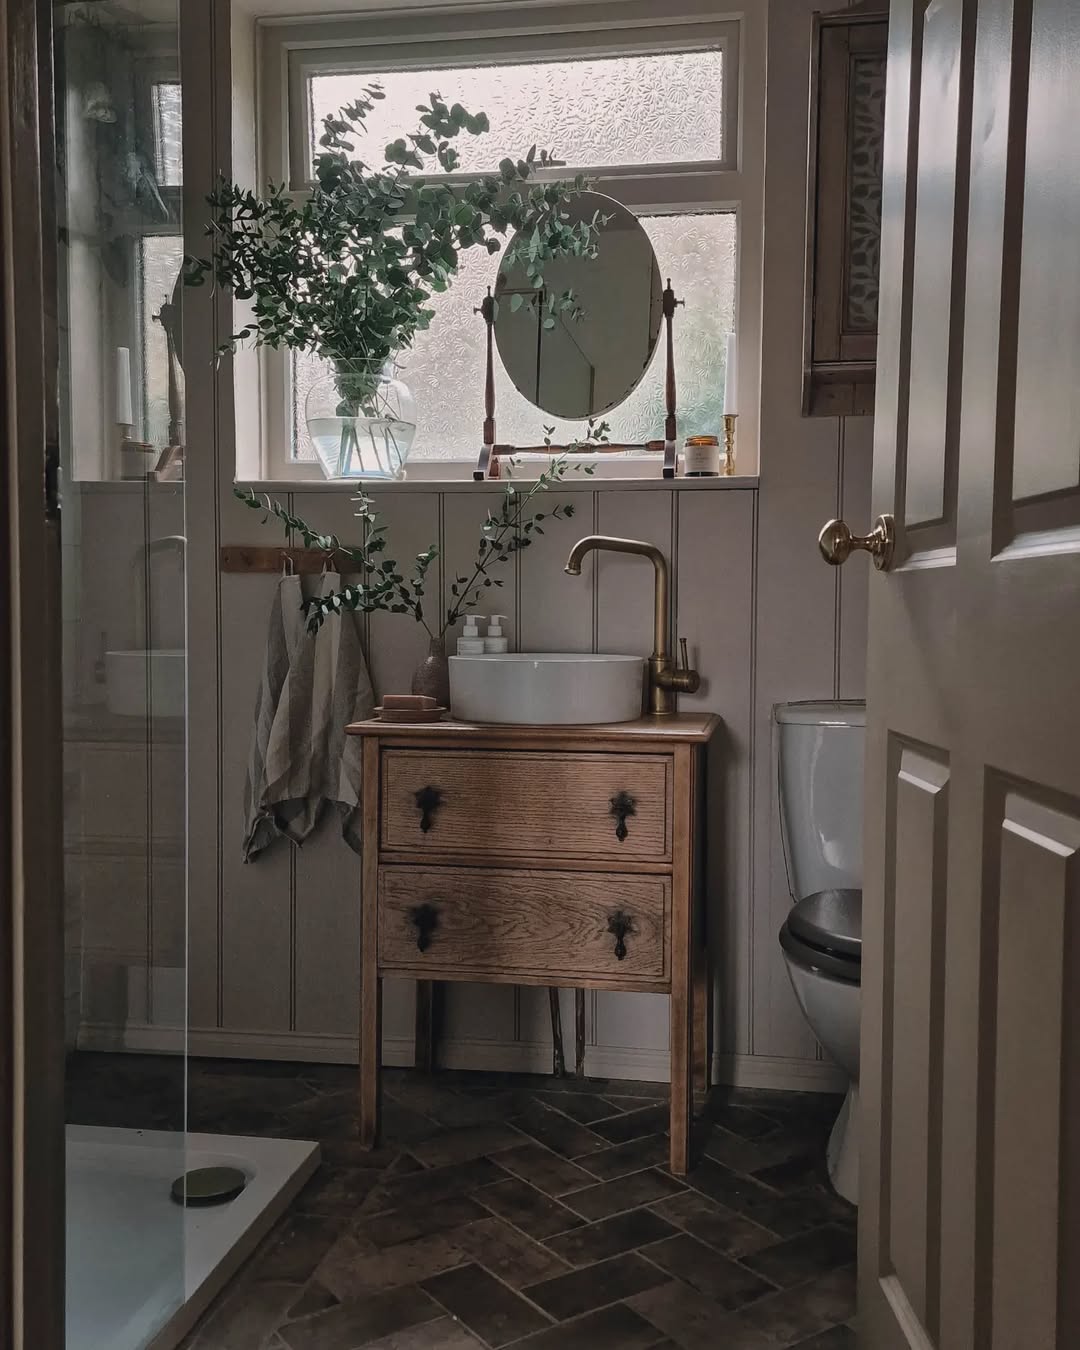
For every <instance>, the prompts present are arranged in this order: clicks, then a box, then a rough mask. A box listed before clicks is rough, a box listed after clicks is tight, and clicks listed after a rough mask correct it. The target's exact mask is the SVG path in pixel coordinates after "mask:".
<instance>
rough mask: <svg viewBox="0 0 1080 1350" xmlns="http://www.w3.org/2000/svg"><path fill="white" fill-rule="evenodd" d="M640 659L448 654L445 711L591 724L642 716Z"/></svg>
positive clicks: (470, 717)
mask: <svg viewBox="0 0 1080 1350" xmlns="http://www.w3.org/2000/svg"><path fill="white" fill-rule="evenodd" d="M644 677H645V662H644V661H643V660H642V658H641V657H640V656H601V655H594V654H592V653H588V652H506V653H501V654H498V655H491V656H452V657H451V658H450V711H451V712H452V713H453V715H454V716H455V717H459V718H461V719H462V721H465V722H512V723H518V724H528V725H530V726H551V725H554V726H590V725H596V724H598V723H604V722H632V721H633V720H634V719H635V718H636V717H640V716H641V711H642V686H643V683H644Z"/></svg>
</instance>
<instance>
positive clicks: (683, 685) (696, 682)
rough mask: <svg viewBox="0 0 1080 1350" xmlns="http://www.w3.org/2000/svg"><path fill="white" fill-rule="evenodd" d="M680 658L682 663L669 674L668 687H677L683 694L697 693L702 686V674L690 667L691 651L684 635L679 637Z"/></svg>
mask: <svg viewBox="0 0 1080 1350" xmlns="http://www.w3.org/2000/svg"><path fill="white" fill-rule="evenodd" d="M679 659H680V663H681V664H680V665H678V666H676V667H675V669H674V670H673V671H672V672H671V673H670V675H668V677H667V680H668V683H667V685H666V687H667V688H668V689H677V690H678V691H679V693H681V694H696V693H697V691H698V690H699V689H700V688H701V676H700V675H699V674H698V672H697V671H696V670H692V669H691V667H690V653H689V651H688V650H687V646H686V639H685V638H684V637H681V638H680V639H679Z"/></svg>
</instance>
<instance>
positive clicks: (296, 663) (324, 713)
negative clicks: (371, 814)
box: [244, 572, 375, 862]
mask: <svg viewBox="0 0 1080 1350" xmlns="http://www.w3.org/2000/svg"><path fill="white" fill-rule="evenodd" d="M340 584H341V580H340V578H339V577H338V576H337V574H336V573H333V572H326V573H324V574H323V577H322V581H321V585H322V591H323V594H326V593H327V592H328V591H332V590H337V589H339V587H340ZM302 602H303V591H302V590H301V584H300V578H299V577H295V576H293V577H282V579H281V583H280V585H279V586H278V589H277V591H276V593H275V596H274V603H273V606H272V607H271V610H270V625H269V631H268V633H267V642H266V662H265V665H264V667H263V673H262V679H261V680H260V682H259V692H258V695H257V696H256V700H255V728H254V734H253V737H252V742H251V756H250V759H249V760H248V774H247V786H246V790H245V793H244V861H245V862H251V861H252V860H253V859H254V858H256V857H257V856H258V855H259V854H260V853H261V852H262V850H263V849H264V848H266V847H267V845H268V844H271V843H273V841H274V840H275V839H277V838H279V837H280V836H281V835H285V836H286V837H287V838H289V839H291V840H292V841H293V842H294V843H296V844H302V843H303V842H304V840H305V839H306V838H307V837H308V835H309V834H310V833H311V831H312V830H313V829H314V828H315V824H316V822H317V821H318V819H319V815H320V813H321V811H322V809H323V806H324V804H325V803H327V802H333V803H334V804H335V805H336V806H337V808H338V811H339V812H340V815H341V832H342V836H343V838H344V839H345V842H346V843H347V844H348V845H349V847H350V848H352V849H353V850H355V851H356V852H359V850H360V755H361V748H360V740H359V738H358V737H355V736H346V735H345V727H346V726H347V725H348V723H349V722H359V721H362V720H363V719H364V718H367V717H370V716H371V714H372V711H373V709H374V706H375V698H374V695H373V693H372V688H371V677H370V675H369V674H368V668H367V661H366V660H365V659H364V649H363V646H362V644H361V641H360V629H359V625H358V622H357V617H356V615H355V614H352V613H343V614H341V615H340V616H339V617H338V618H336V619H331V620H330V621H328V622H327V623H324V624H323V626H322V628H321V630H320V631H319V633H318V635H317V636H312V635H311V634H310V633H309V632H308V630H307V620H306V618H305V616H304V612H303V609H302Z"/></svg>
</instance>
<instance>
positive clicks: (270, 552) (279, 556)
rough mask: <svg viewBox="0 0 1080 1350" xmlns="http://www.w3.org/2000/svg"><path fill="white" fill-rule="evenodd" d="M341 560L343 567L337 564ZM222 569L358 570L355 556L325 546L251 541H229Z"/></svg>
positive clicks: (310, 572) (297, 572)
mask: <svg viewBox="0 0 1080 1350" xmlns="http://www.w3.org/2000/svg"><path fill="white" fill-rule="evenodd" d="M338 563H340V568H338V566H337V564H338ZM220 567H221V571H222V572H263V573H270V572H288V571H289V570H290V567H291V570H292V572H293V573H294V574H295V575H297V576H313V575H317V574H318V573H319V572H322V571H323V570H324V569H328V570H330V569H332V570H341V571H345V572H348V571H352V572H355V571H356V564H355V563H354V562H353V561H352V559H351V558H348V557H344V556H341V557H340V558H339V557H338V556H337V554H336V552H335V551H333V550H331V551H330V552H327V550H325V549H321V548H285V547H284V546H282V545H278V546H276V547H275V546H262V545H251V544H225V545H223V547H222V549H221V561H220Z"/></svg>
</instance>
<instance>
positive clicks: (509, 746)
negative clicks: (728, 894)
mask: <svg viewBox="0 0 1080 1350" xmlns="http://www.w3.org/2000/svg"><path fill="white" fill-rule="evenodd" d="M718 724H719V722H718V719H717V718H716V717H714V716H713V715H712V714H694V713H685V714H679V713H677V714H673V715H671V716H666V717H646V718H642V719H641V720H640V721H637V722H628V723H624V724H620V725H617V726H610V727H528V726H520V727H507V726H471V725H468V724H466V723H462V722H441V723H436V724H428V725H413V726H410V725H406V724H401V723H392V722H391V723H387V722H379V721H372V722H361V723H358V724H357V725H355V726H352V727H350V728H349V731H350V733H352V734H354V735H359V736H362V737H363V738H364V751H363V812H364V832H363V863H362V868H363V876H362V887H361V905H362V919H361V930H362V943H361V1016H360V1138H361V1141H362V1142H363V1143H365V1144H367V1145H368V1146H369V1147H372V1146H374V1144H375V1143H376V1141H377V1139H378V1128H379V1070H380V1053H381V1050H380V1047H381V1038H380V1034H379V1022H380V1012H381V989H382V980H383V977H384V976H386V975H395V976H404V977H406V978H409V979H415V980H418V981H420V982H421V985H422V986H423V985H428V984H429V982H431V981H435V982H439V981H443V980H467V981H473V982H479V983H493V984H521V985H528V984H533V985H548V986H549V987H556V988H566V989H570V988H578V989H582V988H583V989H607V990H627V991H639V992H643V993H663V994H670V995H671V1170H672V1171H673V1172H676V1173H683V1172H685V1171H686V1170H687V1168H688V1166H689V1159H690V1122H691V1116H692V1114H693V1111H692V1107H693V1087H694V1085H695V1083H696V1086H698V1087H699V1088H701V1089H702V1090H704V1089H705V1088H706V1087H707V1086H708V1082H707V1078H708V1074H707V1065H708V1044H707V1041H708V1030H707V1028H708V988H709V983H708V964H707V959H706V945H705V935H704V924H703V917H702V916H703V905H702V894H701V891H702V884H703V876H704V872H703V865H702V851H703V847H704V839H703V834H702V824H701V822H702V805H703V799H704V758H705V747H706V744H707V742H708V741H709V739H710V737H711V736H712V734H713V732H714V730H715V729H716V727H717V726H718ZM418 1060H419V1061H420V1062H422V1061H423V1055H422V1053H420V1052H419V1038H418Z"/></svg>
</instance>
